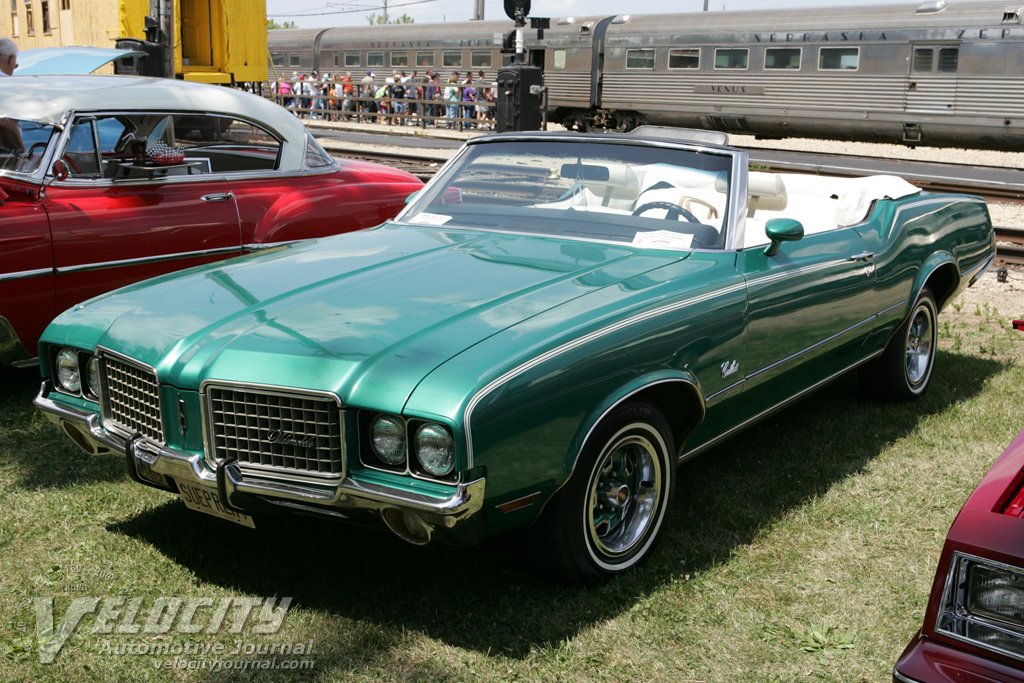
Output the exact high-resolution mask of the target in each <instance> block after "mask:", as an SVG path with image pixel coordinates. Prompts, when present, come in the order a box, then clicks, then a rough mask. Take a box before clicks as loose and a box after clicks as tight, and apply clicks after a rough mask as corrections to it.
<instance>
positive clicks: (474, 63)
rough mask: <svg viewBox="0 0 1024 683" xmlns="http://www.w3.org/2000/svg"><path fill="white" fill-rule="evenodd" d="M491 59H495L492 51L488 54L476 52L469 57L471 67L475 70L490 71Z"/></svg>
mask: <svg viewBox="0 0 1024 683" xmlns="http://www.w3.org/2000/svg"><path fill="white" fill-rule="evenodd" d="M491 59H493V57H492V55H491V51H490V50H488V51H487V52H482V51H476V50H474V51H473V52H471V53H470V55H469V65H470V66H471V67H473V68H474V69H490V68H491Z"/></svg>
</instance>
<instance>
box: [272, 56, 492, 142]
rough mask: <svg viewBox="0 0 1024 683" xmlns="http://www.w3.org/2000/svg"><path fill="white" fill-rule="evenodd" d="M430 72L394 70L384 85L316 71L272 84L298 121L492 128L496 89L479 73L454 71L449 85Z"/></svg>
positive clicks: (369, 79) (368, 74)
mask: <svg viewBox="0 0 1024 683" xmlns="http://www.w3.org/2000/svg"><path fill="white" fill-rule="evenodd" d="M441 78H442V77H441V76H440V75H439V74H438V73H436V72H435V71H434V70H432V69H428V70H427V71H426V72H425V73H424V74H422V75H421V74H420V73H419V72H418V71H416V70H413V71H411V72H409V73H406V72H405V71H395V72H394V73H392V74H391V75H390V76H388V77H387V78H386V79H384V80H381V79H380V78H379V77H378V76H377V75H376V74H374V73H373V71H372V70H367V71H366V74H365V75H364V76H363V77H362V78H361V79H359V80H358V81H356V80H354V78H353V76H352V73H351V72H346V73H345V74H344V75H342V74H337V75H331V74H324V75H323V76H322V77H321V76H319V75H318V74H317V72H315V71H314V72H312V73H309V74H299V73H297V72H293V73H292V76H291V78H282V79H280V80H277V81H276V82H273V81H272V82H271V90H272V91H273V93H274V96H275V98H276V99H277V102H278V103H279V104H281V105H282V106H284V107H286V108H288V109H290V110H291V111H292V112H294V113H295V115H296V116H298V117H300V118H304V117H306V116H309V117H310V118H314V119H324V120H327V121H359V122H368V123H386V124H390V125H395V126H403V125H409V126H425V127H434V128H457V129H460V130H461V129H464V128H479V129H483V130H493V129H494V118H495V109H494V103H495V100H496V98H497V87H496V85H495V84H494V83H487V82H486V80H485V76H484V72H483V71H479V72H478V74H477V77H476V80H475V81H474V77H473V72H471V71H468V72H466V74H465V77H463V76H462V74H460V72H458V71H453V72H452V73H451V74H450V75H449V76H448V79H447V81H444V82H442V80H441Z"/></svg>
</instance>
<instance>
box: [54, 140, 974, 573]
mask: <svg viewBox="0 0 1024 683" xmlns="http://www.w3.org/2000/svg"><path fill="white" fill-rule="evenodd" d="M725 142H726V140H725V136H724V135H720V134H708V133H703V134H702V133H698V132H695V131H679V130H669V129H658V128H649V127H648V128H641V129H638V130H637V131H636V132H634V133H632V134H629V135H584V134H572V133H560V134H557V133H530V134H523V133H511V134H503V135H492V136H487V137H482V138H478V139H475V140H473V141H471V142H469V143H468V144H467V145H466V146H465V147H464V148H463V149H462V150H461V152H460V153H459V154H458V155H457V156H456V157H455V158H454V159H452V161H450V162H449V163H448V164H447V165H446V166H445V167H444V168H443V169H442V170H441V171H440V172H439V173H438V174H437V176H436V177H435V178H434V179H433V181H432V182H430V183H429V184H428V185H427V186H426V187H425V188H424V189H423V190H421V191H420V192H418V193H417V194H416V195H414V196H413V197H412V198H411V199H410V201H409V203H408V204H407V206H406V208H405V210H404V211H403V212H402V213H401V214H399V216H398V217H397V218H396V219H395V220H394V221H391V222H388V223H386V224H384V225H382V226H380V227H377V228H373V229H370V230H363V231H359V232H353V233H349V234H342V235H338V236H337V237H329V238H324V239H317V240H310V241H303V242H296V243H294V244H290V245H286V246H282V247H280V248H277V249H275V250H269V251H265V252H260V253H258V254H252V255H249V256H243V257H241V258H237V259H233V260H229V261H224V262H221V263H219V264H212V265H207V266H202V267H198V268H193V269H191V270H186V271H183V272H179V273H176V274H173V275H168V276H164V277H160V278H157V279H153V280H149V281H146V282H143V283H141V284H137V285H133V286H131V287H127V288H124V289H120V290H116V291H114V292H112V293H109V294H106V295H103V296H100V297H97V298H95V299H92V300H90V301H87V302H85V303H83V304H80V305H78V306H75V307H74V308H72V309H70V310H68V311H66V312H65V313H63V314H61V315H60V316H59V317H58V318H57V319H56V320H55V321H54V322H53V323H52V324H51V325H50V326H49V327H48V328H47V329H46V331H45V333H44V334H43V337H42V339H41V341H40V346H39V350H40V353H39V356H40V366H41V368H42V374H43V379H44V382H43V386H42V390H41V391H40V393H39V396H38V397H37V398H36V401H35V403H36V406H37V407H38V408H39V409H40V410H43V411H45V412H46V413H47V414H48V415H49V416H50V417H51V418H52V419H54V420H55V421H56V422H58V423H59V424H60V425H61V426H62V427H63V429H64V431H66V432H67V434H68V436H70V437H71V439H73V440H74V441H75V443H77V444H78V445H79V446H81V447H82V448H84V449H86V450H87V451H89V452H92V453H96V454H103V453H116V454H119V455H124V456H125V457H126V460H127V463H128V471H129V474H130V475H131V477H132V478H133V479H134V480H136V481H137V482H139V483H141V484H146V485H149V486H155V487H157V488H160V489H165V490H167V491H170V492H172V493H177V494H179V495H180V496H181V497H182V499H183V500H184V502H185V504H186V505H187V506H188V507H189V508H192V509H195V510H200V511H204V512H206V513H209V514H212V515H216V516H218V517H222V518H225V519H228V520H231V521H233V522H236V523H240V524H246V525H249V526H253V524H254V519H255V520H256V521H258V519H259V517H260V516H261V515H264V514H267V513H269V512H280V511H302V512H305V513H314V514H322V515H325V516H328V517H336V518H339V519H344V520H349V521H352V522H358V523H373V524H380V525H383V526H386V527H387V528H388V529H390V530H391V531H392V532H394V533H395V534H396V535H398V536H399V537H401V538H403V539H405V540H406V541H409V542H412V543H416V544H424V543H427V542H430V541H436V540H443V541H449V542H457V543H473V542H475V541H477V540H478V539H480V538H482V537H483V536H486V535H490V534H496V533H501V532H504V531H509V530H512V529H516V528H520V527H524V526H527V525H533V528H532V530H531V531H532V533H535V534H536V535H537V538H538V543H539V544H543V545H540V546H538V547H541V548H543V549H544V551H543V554H544V556H545V557H547V558H549V559H550V562H551V564H552V565H553V567H554V569H556V570H557V572H558V574H559V575H560V576H561V577H562V578H563V579H565V580H568V581H574V582H594V581H599V580H602V579H606V578H608V577H611V576H615V575H617V574H619V573H621V572H624V571H626V570H628V569H630V568H632V567H634V566H636V565H637V564H638V563H639V562H641V561H642V560H644V558H646V557H648V556H649V555H650V553H651V551H652V548H653V547H654V545H655V543H656V542H657V540H658V538H659V536H660V535H661V534H662V530H663V526H664V522H665V517H666V512H667V510H668V508H669V506H670V503H671V500H672V496H673V492H674V489H675V485H676V484H675V477H676V466H677V464H678V463H679V462H680V461H682V460H685V459H686V458H689V457H691V456H693V455H696V454H697V453H700V452H702V451H704V450H706V449H708V448H709V447H711V446H712V445H714V444H717V443H719V442H721V441H722V440H723V439H726V438H728V437H730V436H731V435H733V434H735V433H736V432H738V431H739V430H741V429H743V428H744V427H746V426H749V425H751V424H753V423H754V422H756V421H757V420H759V419H761V418H764V417H765V416H767V415H769V414H770V413H772V412H773V411H775V410H778V409H781V408H783V407H785V406H787V405H788V404H790V403H792V402H793V401H795V400H797V399H799V398H800V397H802V396H805V395H807V394H808V393H809V392H812V391H814V390H815V389H816V388H818V387H820V386H821V385H822V384H824V383H825V382H828V381H829V380H832V379H834V378H836V377H838V376H839V375H841V374H843V373H845V372H847V371H849V370H852V369H854V368H858V369H859V371H860V380H861V381H862V382H865V383H867V387H868V388H870V389H871V390H873V391H874V392H876V393H878V394H880V395H883V396H888V397H890V398H894V399H912V398H914V397H915V396H917V395H919V394H920V393H921V392H923V391H924V390H925V388H926V387H927V385H928V380H929V377H930V375H931V372H932V363H933V360H934V357H935V350H936V331H937V329H936V328H937V326H936V316H937V314H938V311H939V310H940V309H941V308H942V306H943V305H944V304H945V303H947V302H948V301H950V300H951V299H952V298H953V297H954V296H956V295H957V293H958V292H959V291H960V290H961V288H963V287H966V286H967V285H969V284H971V283H972V282H974V281H975V280H977V279H978V278H979V277H981V275H982V274H983V273H984V272H985V270H986V268H987V267H988V265H989V264H990V263H991V262H992V259H993V255H994V239H993V233H992V227H991V222H990V219H989V215H988V210H987V208H986V206H985V203H984V201H983V200H981V199H979V198H977V197H972V196H968V195H954V194H929V193H926V192H922V191H920V190H919V189H918V188H916V187H914V186H913V185H911V184H909V183H907V182H905V181H903V180H901V179H899V178H895V177H891V176H876V177H869V178H858V179H839V178H828V177H823V176H802V175H778V174H774V173H765V172H751V171H748V159H747V154H746V152H744V151H742V150H739V149H735V148H731V147H728V146H726V145H725V144H724V143H725Z"/></svg>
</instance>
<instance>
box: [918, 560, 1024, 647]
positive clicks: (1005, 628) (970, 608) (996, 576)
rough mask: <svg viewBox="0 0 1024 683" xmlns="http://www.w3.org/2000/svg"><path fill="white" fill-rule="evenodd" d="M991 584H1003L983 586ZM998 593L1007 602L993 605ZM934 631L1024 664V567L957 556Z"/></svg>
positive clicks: (947, 580)
mask: <svg viewBox="0 0 1024 683" xmlns="http://www.w3.org/2000/svg"><path fill="white" fill-rule="evenodd" d="M986 581H987V582H989V583H990V584H991V583H992V582H993V581H996V582H1001V584H1000V585H983V584H984V583H985V582H986ZM999 592H1002V594H1003V596H1004V600H1003V601H1002V602H998V601H997V600H993V598H998V594H999ZM983 598H987V599H988V600H987V601H988V603H989V604H988V606H985V604H984V603H985V600H983ZM935 632H936V634H938V635H942V636H945V637H947V638H952V639H955V640H958V641H960V642H963V643H968V644H970V645H973V646H975V647H978V648H982V649H985V650H989V651H991V652H996V653H998V654H1001V655H1004V656H1006V657H1010V658H1012V659H1015V660H1017V661H1024V568H1021V567H1015V566H1013V565H1009V564H1005V563H1003V562H997V561H995V560H990V559H986V558H983V557H978V556H976V555H969V554H967V553H963V552H960V551H954V552H953V555H952V557H951V558H950V562H949V570H948V572H947V573H946V583H945V587H944V588H943V592H942V600H941V602H940V603H939V610H938V616H937V617H936V621H935Z"/></svg>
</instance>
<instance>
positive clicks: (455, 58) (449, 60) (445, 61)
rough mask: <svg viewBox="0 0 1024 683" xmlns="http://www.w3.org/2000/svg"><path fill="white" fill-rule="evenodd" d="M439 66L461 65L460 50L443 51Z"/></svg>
mask: <svg viewBox="0 0 1024 683" xmlns="http://www.w3.org/2000/svg"><path fill="white" fill-rule="evenodd" d="M441 66H445V67H449V66H450V67H459V66H462V51H461V50H460V51H458V52H445V53H444V54H443V55H442V56H441Z"/></svg>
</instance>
